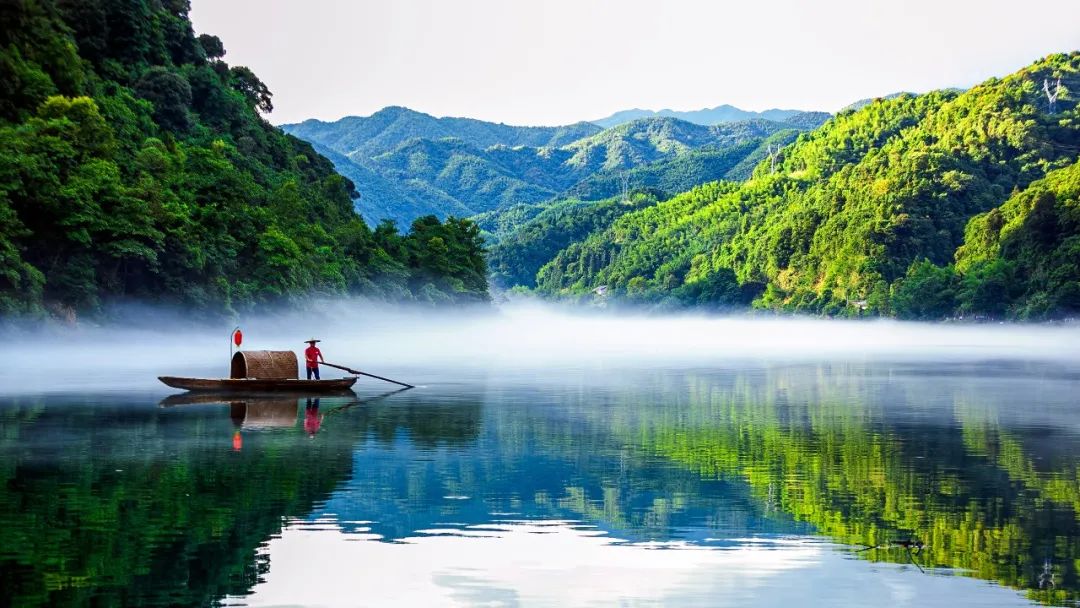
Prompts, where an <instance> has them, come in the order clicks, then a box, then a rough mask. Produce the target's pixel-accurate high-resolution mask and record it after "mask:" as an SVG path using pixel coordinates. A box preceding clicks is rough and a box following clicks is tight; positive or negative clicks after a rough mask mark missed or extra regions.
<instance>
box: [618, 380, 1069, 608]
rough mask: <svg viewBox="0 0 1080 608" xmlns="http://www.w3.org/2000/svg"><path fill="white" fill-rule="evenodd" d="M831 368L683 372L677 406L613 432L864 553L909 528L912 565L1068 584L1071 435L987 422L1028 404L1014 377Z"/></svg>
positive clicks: (899, 552) (1041, 584)
mask: <svg viewBox="0 0 1080 608" xmlns="http://www.w3.org/2000/svg"><path fill="white" fill-rule="evenodd" d="M840 371H841V370H831V371H830V370H829V368H817V369H813V368H811V369H807V368H786V369H778V370H774V371H773V372H771V373H770V374H769V375H767V376H766V378H765V381H754V382H743V381H739V380H738V379H737V378H736V379H735V380H734V381H732V382H727V383H717V382H714V381H710V380H704V379H699V380H696V381H691V382H690V384H689V386H687V387H686V388H685V389H684V390H683V391H681V394H682V395H684V397H685V399H686V401H685V404H683V405H681V406H680V407H678V408H666V407H656V406H655V405H654V404H649V405H648V406H645V405H643V406H642V407H641V408H640V411H641V412H647V413H648V414H650V416H646V417H644V418H641V417H639V418H638V419H637V420H636V421H635V424H633V425H632V427H628V428H626V429H623V431H624V432H625V431H629V432H632V433H633V436H634V437H635V438H636V441H637V442H638V445H639V447H640V448H641V449H644V450H647V451H649V452H652V453H656V454H659V455H662V456H665V457H667V458H670V459H672V460H674V461H676V462H680V463H683V464H684V465H685V466H687V467H689V468H690V469H691V470H693V471H695V472H697V473H699V474H701V475H702V476H704V477H715V478H721V479H742V480H744V481H745V482H747V483H748V484H749V485H750V487H751V488H752V492H753V493H754V495H755V497H756V498H757V500H759V501H760V502H761V503H763V504H768V505H775V507H776V508H779V509H781V510H783V511H785V512H787V513H790V514H791V515H793V516H794V517H795V518H796V519H797V520H799V521H805V522H808V523H811V524H813V525H814V527H815V528H816V529H817V530H818V531H819V532H821V533H823V534H825V535H828V536H830V537H832V538H835V539H837V540H838V541H840V542H843V543H848V544H852V545H855V546H865V547H877V548H876V549H873V550H868V551H863V552H860V553H859V555H860V556H863V557H866V558H868V559H872V560H887V561H895V562H900V563H908V562H909V561H910V560H911V554H910V552H909V551H908V548H905V547H903V546H901V544H902V542H901V541H910V540H918V541H921V542H922V543H924V544H925V548H924V549H923V550H922V551H921V552H920V555H919V557H918V559H919V561H920V563H921V564H922V565H934V566H944V567H950V568H959V569H963V570H966V571H970V572H971V573H972V574H973V575H974V576H977V577H979V578H984V579H989V580H994V581H998V582H1000V583H1002V584H1005V585H1009V586H1012V587H1016V588H1020V589H1025V590H1027V592H1028V594H1029V595H1030V596H1031V597H1032V598H1033V599H1037V600H1039V601H1043V602H1048V603H1061V602H1066V601H1069V600H1071V599H1075V598H1076V597H1077V596H1078V583H1077V573H1076V563H1077V561H1076V560H1077V558H1078V557H1080V526H1078V521H1077V514H1078V512H1080V476H1078V467H1077V464H1078V460H1077V458H1078V457H1077V456H1076V454H1078V453H1080V450H1078V448H1080V442H1078V439H1077V436H1076V434H1075V433H1066V432H1060V431H1053V430H1047V429H1052V428H1053V427H1050V426H1036V427H1032V426H1026V425H1024V424H1020V423H1016V424H1009V425H1003V424H1002V423H1001V420H1000V418H1002V417H1005V416H1008V417H1011V418H1013V419H1014V421H1020V420H1022V418H1023V415H1024V413H1027V414H1030V415H1032V416H1036V415H1038V412H1037V411H1035V410H1037V403H1033V402H1031V401H1025V400H1023V399H1022V398H1017V397H1020V396H1022V395H1023V394H1024V393H1023V390H1021V389H1017V388H1015V387H1014V389H1013V390H1012V392H1009V393H1006V394H1002V393H1000V392H997V391H998V390H1000V389H1001V385H998V384H995V383H993V382H990V383H987V384H986V386H985V387H983V385H982V384H980V382H964V381H963V380H962V379H961V380H960V381H955V380H952V381H948V382H941V381H934V380H932V379H926V378H910V379H907V380H905V379H903V378H899V379H898V378H890V379H888V381H884V382H882V381H875V380H874V379H873V378H865V379H859V378H858V374H859V368H855V369H849V370H842V373H840ZM853 373H854V378H855V379H854V380H853V379H852V378H853V376H852V374H853ZM1020 384H1021V387H1022V386H1027V387H1028V388H1029V389H1031V388H1034V387H1040V386H1041V387H1042V390H1043V395H1042V396H1043V397H1045V396H1046V394H1045V391H1046V390H1048V389H1046V388H1045V386H1042V385H1041V384H1040V383H1039V382H1037V381H1034V382H1027V383H1026V384H1025V383H1024V382H1023V381H1020ZM1063 388H1064V389H1067V388H1068V387H1067V386H1063ZM1057 396H1058V397H1060V395H1057ZM1033 406H1034V408H1033ZM1017 408H1022V409H1021V412H1022V413H1018V412H1017V411H1016V410H1017Z"/></svg>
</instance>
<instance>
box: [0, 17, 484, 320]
mask: <svg viewBox="0 0 1080 608" xmlns="http://www.w3.org/2000/svg"><path fill="white" fill-rule="evenodd" d="M188 10H189V6H188V2H187V1H186V0H169V1H166V2H158V1H155V0H129V1H123V2H116V1H110V0H80V1H78V2H75V1H69V0H23V1H20V2H5V3H3V4H2V5H0V24H2V25H0V49H2V50H0V82H3V87H2V88H0V218H2V220H3V221H2V222H0V314H4V315H12V314H41V313H43V312H44V311H46V310H49V311H51V312H52V313H54V314H57V315H62V316H68V317H70V316H71V315H74V314H75V313H78V312H82V311H87V310H95V309H97V308H99V307H100V306H101V305H102V304H103V303H106V302H108V301H110V300H113V299H119V298H128V297H137V298H141V299H149V300H153V301H160V302H168V303H173V304H177V305H182V306H184V307H188V308H194V309H198V310H211V311H218V312H229V311H233V310H237V309H241V308H250V307H252V306H255V305H257V304H260V303H267V302H275V301H281V300H283V299H287V298H291V297H295V296H302V295H306V294H313V293H318V294H344V293H364V294H370V295H375V296H379V297H392V298H400V297H403V298H419V299H423V300H429V301H443V300H477V299H486V297H487V293H486V281H485V276H484V275H485V266H484V260H483V257H482V248H481V241H480V238H479V232H478V229H477V228H476V226H475V225H472V224H470V223H468V222H463V221H456V220H455V221H447V222H446V223H445V224H443V223H439V222H438V221H437V220H435V219H434V218H427V219H422V220H419V221H418V222H417V223H416V225H415V226H414V228H413V231H412V232H411V233H410V234H408V235H399V234H397V232H396V231H395V230H393V229H391V228H388V227H385V226H383V227H380V228H379V229H377V230H374V231H373V230H371V229H369V228H368V226H367V225H365V224H364V222H363V221H362V220H361V219H360V218H359V217H358V216H357V215H356V214H355V212H354V211H353V203H352V199H353V198H354V197H355V195H356V192H355V190H354V188H353V185H352V184H351V183H350V182H349V181H348V180H346V179H344V178H342V177H341V176H340V175H338V174H337V173H335V172H334V169H333V165H332V164H331V162H330V161H328V160H327V159H325V158H324V157H322V156H320V155H319V154H318V153H316V152H315V151H314V150H313V149H312V147H311V145H309V144H307V143H305V142H303V141H300V140H298V139H296V138H294V137H291V136H287V135H285V134H283V133H282V132H281V131H280V130H278V129H277V128H274V127H272V126H270V125H269V124H268V123H267V122H266V121H265V120H264V119H263V118H262V117H261V114H264V113H268V112H270V111H271V110H272V108H273V105H272V94H271V92H270V91H269V90H267V88H266V86H265V85H264V84H263V83H262V82H261V81H260V80H259V79H258V78H257V77H256V76H255V75H254V74H253V73H252V72H251V71H250V70H248V69H247V68H245V67H242V66H230V65H228V64H227V63H226V62H225V61H224V60H223V57H224V56H225V47H224V45H223V44H222V42H221V41H220V40H219V39H217V38H216V37H214V36H208V35H202V36H198V37H196V36H195V33H194V32H193V31H192V28H191V23H190V21H189V20H188Z"/></svg>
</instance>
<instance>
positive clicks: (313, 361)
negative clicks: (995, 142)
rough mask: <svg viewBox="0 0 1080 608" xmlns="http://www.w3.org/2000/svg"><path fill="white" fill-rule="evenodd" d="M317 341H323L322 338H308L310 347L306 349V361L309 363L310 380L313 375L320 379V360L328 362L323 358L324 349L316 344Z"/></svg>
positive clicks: (308, 375) (308, 377) (308, 376)
mask: <svg viewBox="0 0 1080 608" xmlns="http://www.w3.org/2000/svg"><path fill="white" fill-rule="evenodd" d="M316 342H321V340H316V339H315V338H312V339H310V340H308V341H307V344H308V347H307V348H306V349H304V361H305V363H306V365H307V379H308V380H311V377H312V376H315V379H316V380H320V379H321V378H319V361H322V362H323V363H325V362H326V359H323V356H322V351H321V350H319V347H318V346H315V343H316Z"/></svg>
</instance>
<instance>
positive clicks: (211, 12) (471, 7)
mask: <svg viewBox="0 0 1080 608" xmlns="http://www.w3.org/2000/svg"><path fill="white" fill-rule="evenodd" d="M192 19H193V20H194V22H195V28H196V31H197V33H211V34H216V35H218V36H220V37H221V38H222V40H223V41H224V42H225V48H226V49H227V51H228V55H227V56H226V58H225V59H226V61H228V62H229V63H230V64H233V65H247V66H249V67H251V68H252V69H254V70H255V72H256V73H257V74H258V75H259V76H260V78H262V79H263V81H265V82H266V83H267V85H268V86H269V87H270V89H271V90H272V91H273V92H274V107H275V110H274V113H273V114H272V115H271V116H270V119H271V121H272V122H274V123H285V122H296V121H300V120H303V119H305V118H312V117H314V118H321V119H336V118H339V117H341V116H346V115H367V114H370V113H372V112H374V111H376V110H378V109H379V108H382V107H384V106H387V105H404V106H408V107H411V108H414V109H417V110H421V111H424V112H428V113H430V114H434V115H436V116H469V117H475V118H482V119H486V120H495V121H501V122H507V123H512V124H563V123H570V122H574V121H577V120H592V119H597V118H601V117H603V116H606V115H608V114H611V113H612V112H614V111H617V110H622V109H628V108H634V107H640V108H649V109H657V110H658V109H661V108H672V109H676V110H688V109H700V108H703V107H712V106H716V105H719V104H722V103H730V104H733V105H736V106H739V107H742V108H744V109H751V110H761V109H765V108H769V107H783V108H799V109H815V110H816V109H820V110H827V111H835V110H837V109H839V108H840V107H842V106H844V105H847V104H848V103H850V102H852V101H855V100H857V99H860V98H864V97H872V96H876V95H883V94H887V93H892V92H895V91H901V90H904V91H926V90H930V89H935V88H941V87H949V86H970V85H972V84H974V83H977V82H979V81H981V80H984V79H985V78H987V77H990V76H995V75H1003V74H1006V73H1008V72H1011V71H1013V70H1016V69H1017V68H1019V67H1022V66H1024V65H1027V64H1029V63H1031V62H1032V61H1034V60H1035V59H1037V58H1039V57H1042V56H1044V55H1047V54H1049V53H1054V52H1061V51H1069V50H1074V49H1077V48H1080V0H1042V1H1029V2H1006V1H1001V0H980V1H969V0H962V1H959V0H958V1H953V0H913V1H906V2H905V1H904V0H892V1H888V2H879V1H875V0H818V1H811V0H773V1H768V2H765V1H753V0H745V1H742V2H737V3H735V2H723V1H711V2H710V1H700V2H690V1H684V0H544V1H519V0H385V1H374V0H338V1H334V0H192Z"/></svg>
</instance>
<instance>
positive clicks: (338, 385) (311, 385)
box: [158, 376, 356, 394]
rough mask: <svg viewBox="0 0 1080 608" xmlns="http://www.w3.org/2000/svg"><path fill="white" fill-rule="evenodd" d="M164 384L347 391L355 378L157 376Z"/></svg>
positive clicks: (190, 388)
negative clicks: (302, 378)
mask: <svg viewBox="0 0 1080 608" xmlns="http://www.w3.org/2000/svg"><path fill="white" fill-rule="evenodd" d="M158 380H161V381H162V382H164V383H165V384H166V385H168V386H171V387H173V388H178V389H182V390H185V391H237V392H247V393H296V394H304V393H307V394H311V393H319V394H322V393H334V392H338V393H340V392H342V391H347V390H349V389H350V388H352V385H354V384H356V378H335V379H332V380H301V379H298V378H178V377H176V376H158Z"/></svg>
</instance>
